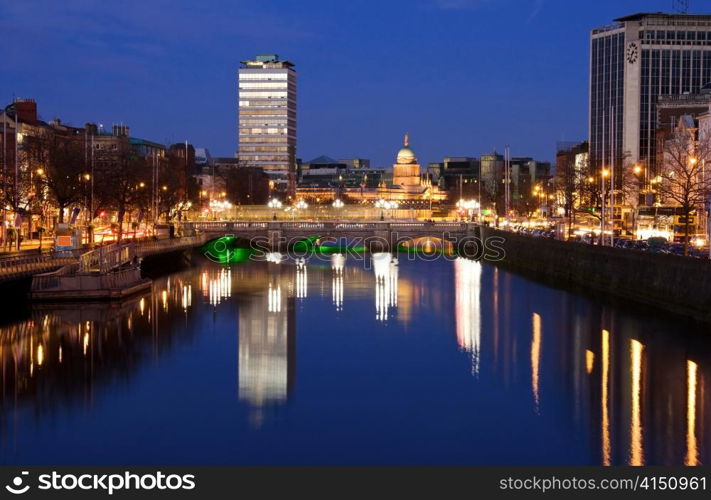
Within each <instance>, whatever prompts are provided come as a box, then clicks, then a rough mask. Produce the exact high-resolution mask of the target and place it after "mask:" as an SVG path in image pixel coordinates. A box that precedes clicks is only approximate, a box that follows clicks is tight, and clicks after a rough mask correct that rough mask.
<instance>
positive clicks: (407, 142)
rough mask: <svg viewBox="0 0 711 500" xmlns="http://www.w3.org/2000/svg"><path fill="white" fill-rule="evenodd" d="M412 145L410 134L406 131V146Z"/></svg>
mask: <svg viewBox="0 0 711 500" xmlns="http://www.w3.org/2000/svg"><path fill="white" fill-rule="evenodd" d="M409 145H410V135H409V134H408V133H407V132H405V147H408V146H409Z"/></svg>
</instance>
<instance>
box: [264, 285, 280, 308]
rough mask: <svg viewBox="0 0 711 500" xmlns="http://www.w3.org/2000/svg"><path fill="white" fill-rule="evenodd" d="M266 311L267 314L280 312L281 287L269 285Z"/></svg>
mask: <svg viewBox="0 0 711 500" xmlns="http://www.w3.org/2000/svg"><path fill="white" fill-rule="evenodd" d="M268 297H269V299H268V302H267V310H268V311H269V312H274V313H278V312H281V285H272V284H271V283H269V292H268Z"/></svg>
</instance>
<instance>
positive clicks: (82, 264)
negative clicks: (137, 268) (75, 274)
mask: <svg viewBox="0 0 711 500" xmlns="http://www.w3.org/2000/svg"><path fill="white" fill-rule="evenodd" d="M135 257H136V244H135V243H128V244H125V243H112V244H111V245H107V246H103V247H99V248H95V249H94V250H90V251H88V252H86V253H84V254H82V255H81V256H80V257H79V272H80V273H91V272H97V271H98V272H99V273H102V274H104V273H108V272H109V271H111V270H112V269H116V268H118V267H121V266H123V265H125V264H128V263H130V262H131V261H132V260H133V259H134V258H135Z"/></svg>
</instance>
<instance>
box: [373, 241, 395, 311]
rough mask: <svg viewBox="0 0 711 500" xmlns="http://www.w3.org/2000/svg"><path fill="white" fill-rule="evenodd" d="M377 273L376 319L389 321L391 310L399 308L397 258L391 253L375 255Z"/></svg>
mask: <svg viewBox="0 0 711 500" xmlns="http://www.w3.org/2000/svg"><path fill="white" fill-rule="evenodd" d="M372 259H373V270H374V272H375V318H376V319H377V320H379V321H386V320H387V319H388V313H389V309H390V308H391V307H397V274H398V272H397V258H395V257H393V256H392V255H391V254H390V253H389V252H376V253H373V256H372Z"/></svg>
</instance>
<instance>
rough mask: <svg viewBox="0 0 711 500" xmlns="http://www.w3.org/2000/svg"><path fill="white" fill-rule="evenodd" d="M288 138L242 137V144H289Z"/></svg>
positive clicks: (240, 139) (240, 141) (240, 140)
mask: <svg viewBox="0 0 711 500" xmlns="http://www.w3.org/2000/svg"><path fill="white" fill-rule="evenodd" d="M290 141H291V140H290V139H288V138H287V137H264V136H261V137H240V138H239V143H240V144H289V142H290Z"/></svg>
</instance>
